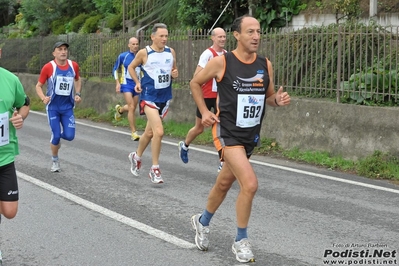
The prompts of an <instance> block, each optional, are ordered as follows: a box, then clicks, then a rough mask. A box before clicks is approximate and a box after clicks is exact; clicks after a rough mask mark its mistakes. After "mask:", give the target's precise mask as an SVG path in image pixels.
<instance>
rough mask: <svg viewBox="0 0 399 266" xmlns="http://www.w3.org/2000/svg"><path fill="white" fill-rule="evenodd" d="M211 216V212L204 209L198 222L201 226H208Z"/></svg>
mask: <svg viewBox="0 0 399 266" xmlns="http://www.w3.org/2000/svg"><path fill="white" fill-rule="evenodd" d="M212 216H213V213H210V212H208V211H207V210H204V212H203V213H202V215H201V217H200V218H199V222H200V223H201V224H202V225H203V226H209V222H210V221H211V219H212Z"/></svg>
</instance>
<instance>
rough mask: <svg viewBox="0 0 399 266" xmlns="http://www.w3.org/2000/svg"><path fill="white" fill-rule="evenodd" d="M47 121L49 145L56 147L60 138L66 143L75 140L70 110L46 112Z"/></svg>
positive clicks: (73, 123) (72, 116)
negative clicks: (49, 131)
mask: <svg viewBox="0 0 399 266" xmlns="http://www.w3.org/2000/svg"><path fill="white" fill-rule="evenodd" d="M47 120H48V123H49V125H50V128H51V144H53V145H58V143H60V140H61V138H62V139H65V140H68V141H71V140H73V139H74V138H75V116H74V115H73V109H72V108H71V109H67V110H47ZM61 126H62V129H61Z"/></svg>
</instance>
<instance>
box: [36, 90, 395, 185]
mask: <svg viewBox="0 0 399 266" xmlns="http://www.w3.org/2000/svg"><path fill="white" fill-rule="evenodd" d="M31 109H32V110H35V111H44V110H45V108H44V105H43V103H41V102H40V99H38V98H35V97H32V98H31ZM75 116H76V118H84V119H89V120H91V121H95V122H105V123H110V124H112V125H114V126H121V127H129V122H128V120H127V118H126V116H125V115H124V116H122V119H121V121H118V122H117V121H115V120H114V111H113V108H110V109H109V111H108V112H107V113H106V114H97V113H96V111H95V110H94V109H93V108H85V109H82V108H79V107H76V108H75ZM193 125H194V121H193V123H177V122H174V121H170V120H168V121H165V122H164V132H165V135H166V136H169V137H173V138H176V139H184V138H185V136H186V134H187V132H188V130H189V129H190V128H191V127H192V126H193ZM145 126H146V119H145V118H143V117H137V118H136V127H137V129H138V130H139V131H143V130H144V128H145ZM193 143H194V144H198V145H212V133H211V130H210V128H207V129H205V131H204V133H203V134H201V135H199V136H198V137H197V138H196V139H195V140H194V142H193ZM254 154H256V155H264V156H274V157H279V158H282V159H289V160H292V161H295V162H302V163H307V164H311V165H315V166H319V167H323V168H326V169H330V170H335V171H342V172H347V173H351V174H357V175H360V176H364V177H369V178H373V179H385V180H392V181H394V182H396V181H399V160H398V158H396V157H394V156H392V155H389V154H386V153H382V152H380V151H376V152H375V153H374V154H373V155H372V156H369V157H366V158H363V159H360V160H358V161H351V160H347V159H344V158H342V157H340V156H332V155H331V154H330V153H328V152H326V151H324V152H321V151H303V150H300V149H298V148H293V149H289V150H284V149H282V148H281V147H280V146H279V145H278V143H277V142H276V141H275V140H273V139H267V138H263V139H261V145H260V147H257V148H255V151H254Z"/></svg>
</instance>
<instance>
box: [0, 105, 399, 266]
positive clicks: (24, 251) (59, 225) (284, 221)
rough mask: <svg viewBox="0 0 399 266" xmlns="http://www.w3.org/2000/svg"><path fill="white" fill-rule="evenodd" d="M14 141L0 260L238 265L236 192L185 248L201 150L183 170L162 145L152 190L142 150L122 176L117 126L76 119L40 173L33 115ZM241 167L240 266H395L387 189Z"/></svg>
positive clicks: (207, 163) (288, 168)
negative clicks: (253, 186)
mask: <svg viewBox="0 0 399 266" xmlns="http://www.w3.org/2000/svg"><path fill="white" fill-rule="evenodd" d="M19 138H20V146H21V155H19V156H18V157H17V161H16V166H17V169H18V175H19V182H20V209H19V213H18V215H17V217H16V218H15V219H14V220H6V219H3V221H2V224H1V226H0V235H1V237H2V239H1V243H0V245H1V250H2V252H3V257H4V262H3V265H17V266H19V265H52V266H53V265H174V266H180V265H181V266H186V265H202V266H203V265H205V266H207V265H209V266H211V265H239V263H238V262H237V261H236V260H235V259H234V257H233V255H232V253H231V250H230V249H231V244H232V240H233V237H234V235H235V209H234V204H235V197H236V195H237V193H238V187H237V186H234V187H233V189H232V190H231V191H230V193H229V194H228V196H227V198H226V200H225V202H224V203H223V205H222V206H221V208H220V209H219V210H218V212H217V213H216V215H215V216H214V219H213V220H212V223H211V246H210V249H209V251H208V252H201V251H199V250H197V249H196V248H195V245H194V244H193V243H194V241H193V236H194V235H193V231H192V229H191V225H190V217H191V215H193V214H195V213H199V212H201V211H202V210H203V208H204V206H205V202H206V197H207V194H208V191H209V189H210V188H211V186H212V184H213V182H214V179H215V176H216V174H217V173H216V169H217V166H218V162H217V155H216V152H215V151H214V149H213V148H212V147H199V146H196V147H192V149H191V151H190V162H189V163H188V164H187V165H185V164H183V163H182V162H181V161H180V159H179V158H178V155H177V142H178V141H177V140H174V139H166V140H165V142H164V144H163V148H162V153H161V159H160V162H161V171H162V176H163V177H164V180H165V184H163V185H153V184H151V183H150V181H149V179H148V177H147V169H149V167H150V165H151V162H150V150H149V149H148V150H147V151H146V152H145V154H144V156H143V171H142V174H141V177H135V176H133V175H131V173H130V171H129V167H130V165H129V163H128V160H127V154H128V153H129V152H130V151H133V150H135V148H136V147H137V142H133V141H131V140H130V137H129V133H128V131H127V129H125V128H115V127H112V126H110V125H106V124H97V123H92V122H88V121H83V120H82V121H80V122H79V124H78V125H77V136H76V139H75V140H74V141H73V142H65V141H64V142H62V148H61V151H60V160H61V161H60V162H61V168H62V172H61V173H51V172H50V171H49V168H50V164H51V162H50V155H49V153H50V151H49V128H48V126H47V122H46V118H45V116H43V115H42V114H38V113H34V112H32V113H31V114H30V116H29V118H28V119H27V120H26V123H25V125H24V128H23V129H22V130H20V131H19ZM252 160H253V164H254V168H255V171H256V173H257V174H258V178H259V190H258V193H257V195H256V197H255V201H254V206H253V212H252V217H251V221H250V227H249V236H250V239H251V241H252V244H253V246H254V253H255V255H256V262H255V263H253V264H252V265H262V266H263V265H273V266H279V265H287V266H300V265H328V264H327V263H326V260H328V259H337V260H342V261H343V263H345V264H343V265H348V264H350V263H352V265H356V264H355V263H357V265H359V264H360V260H361V259H363V260H365V261H364V262H365V263H368V262H369V263H368V264H363V265H379V264H378V263H380V262H382V261H388V260H392V263H391V264H390V265H398V264H397V261H394V260H396V259H397V258H396V255H397V254H396V253H395V252H397V250H398V248H399V226H398V218H399V188H398V187H397V186H394V185H390V184H387V183H386V182H382V181H371V180H368V179H365V178H362V177H358V176H351V175H346V174H342V173H336V172H333V171H326V170H323V169H318V168H315V167H311V166H306V165H300V164H293V163H290V162H286V161H280V160H272V159H270V158H264V157H254V158H252ZM237 163H239V162H237ZM381 250H382V251H381ZM375 252H377V253H375ZM381 252H383V253H381ZM355 254H357V257H356V255H355ZM360 254H363V255H360ZM371 254H372V255H371ZM375 255H376V256H377V258H376V257H375ZM378 255H381V256H382V258H378ZM324 256H325V257H324ZM365 256H366V257H365ZM373 256H374V257H373ZM372 260H374V261H372ZM376 260H379V261H376ZM394 263H396V264H394Z"/></svg>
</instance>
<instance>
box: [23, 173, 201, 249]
mask: <svg viewBox="0 0 399 266" xmlns="http://www.w3.org/2000/svg"><path fill="white" fill-rule="evenodd" d="M17 175H18V177H19V178H22V179H23V180H25V181H27V182H30V183H32V184H35V185H37V186H39V187H41V188H44V189H46V190H48V191H50V192H52V193H54V194H57V195H59V196H61V197H64V198H66V199H68V200H70V201H73V202H75V203H77V204H79V205H81V206H83V207H86V208H88V209H90V210H93V211H95V212H98V213H101V214H102V215H105V216H107V217H109V218H111V219H114V220H116V221H119V222H121V223H123V224H126V225H128V226H130V227H133V228H135V229H138V230H141V231H143V232H144V233H146V234H149V235H152V236H155V237H157V238H159V239H162V240H164V241H166V242H169V243H171V244H173V245H176V246H179V247H181V248H187V249H191V248H195V247H196V246H195V244H192V243H189V242H187V241H185V240H182V239H180V238H177V237H175V236H173V235H170V234H168V233H165V232H163V231H161V230H158V229H155V228H152V227H151V226H148V225H146V224H143V223H140V222H138V221H136V220H133V219H131V218H129V217H126V216H124V215H121V214H119V213H117V212H114V211H111V210H109V209H106V208H104V207H102V206H100V205H97V204H95V203H93V202H90V201H88V200H85V199H82V198H80V197H78V196H75V195H73V194H71V193H69V192H67V191H65V190H62V189H59V188H56V187H54V186H52V185H50V184H47V183H45V182H42V181H40V180H38V179H36V178H34V177H31V176H29V175H26V174H24V173H21V172H19V171H17Z"/></svg>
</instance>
